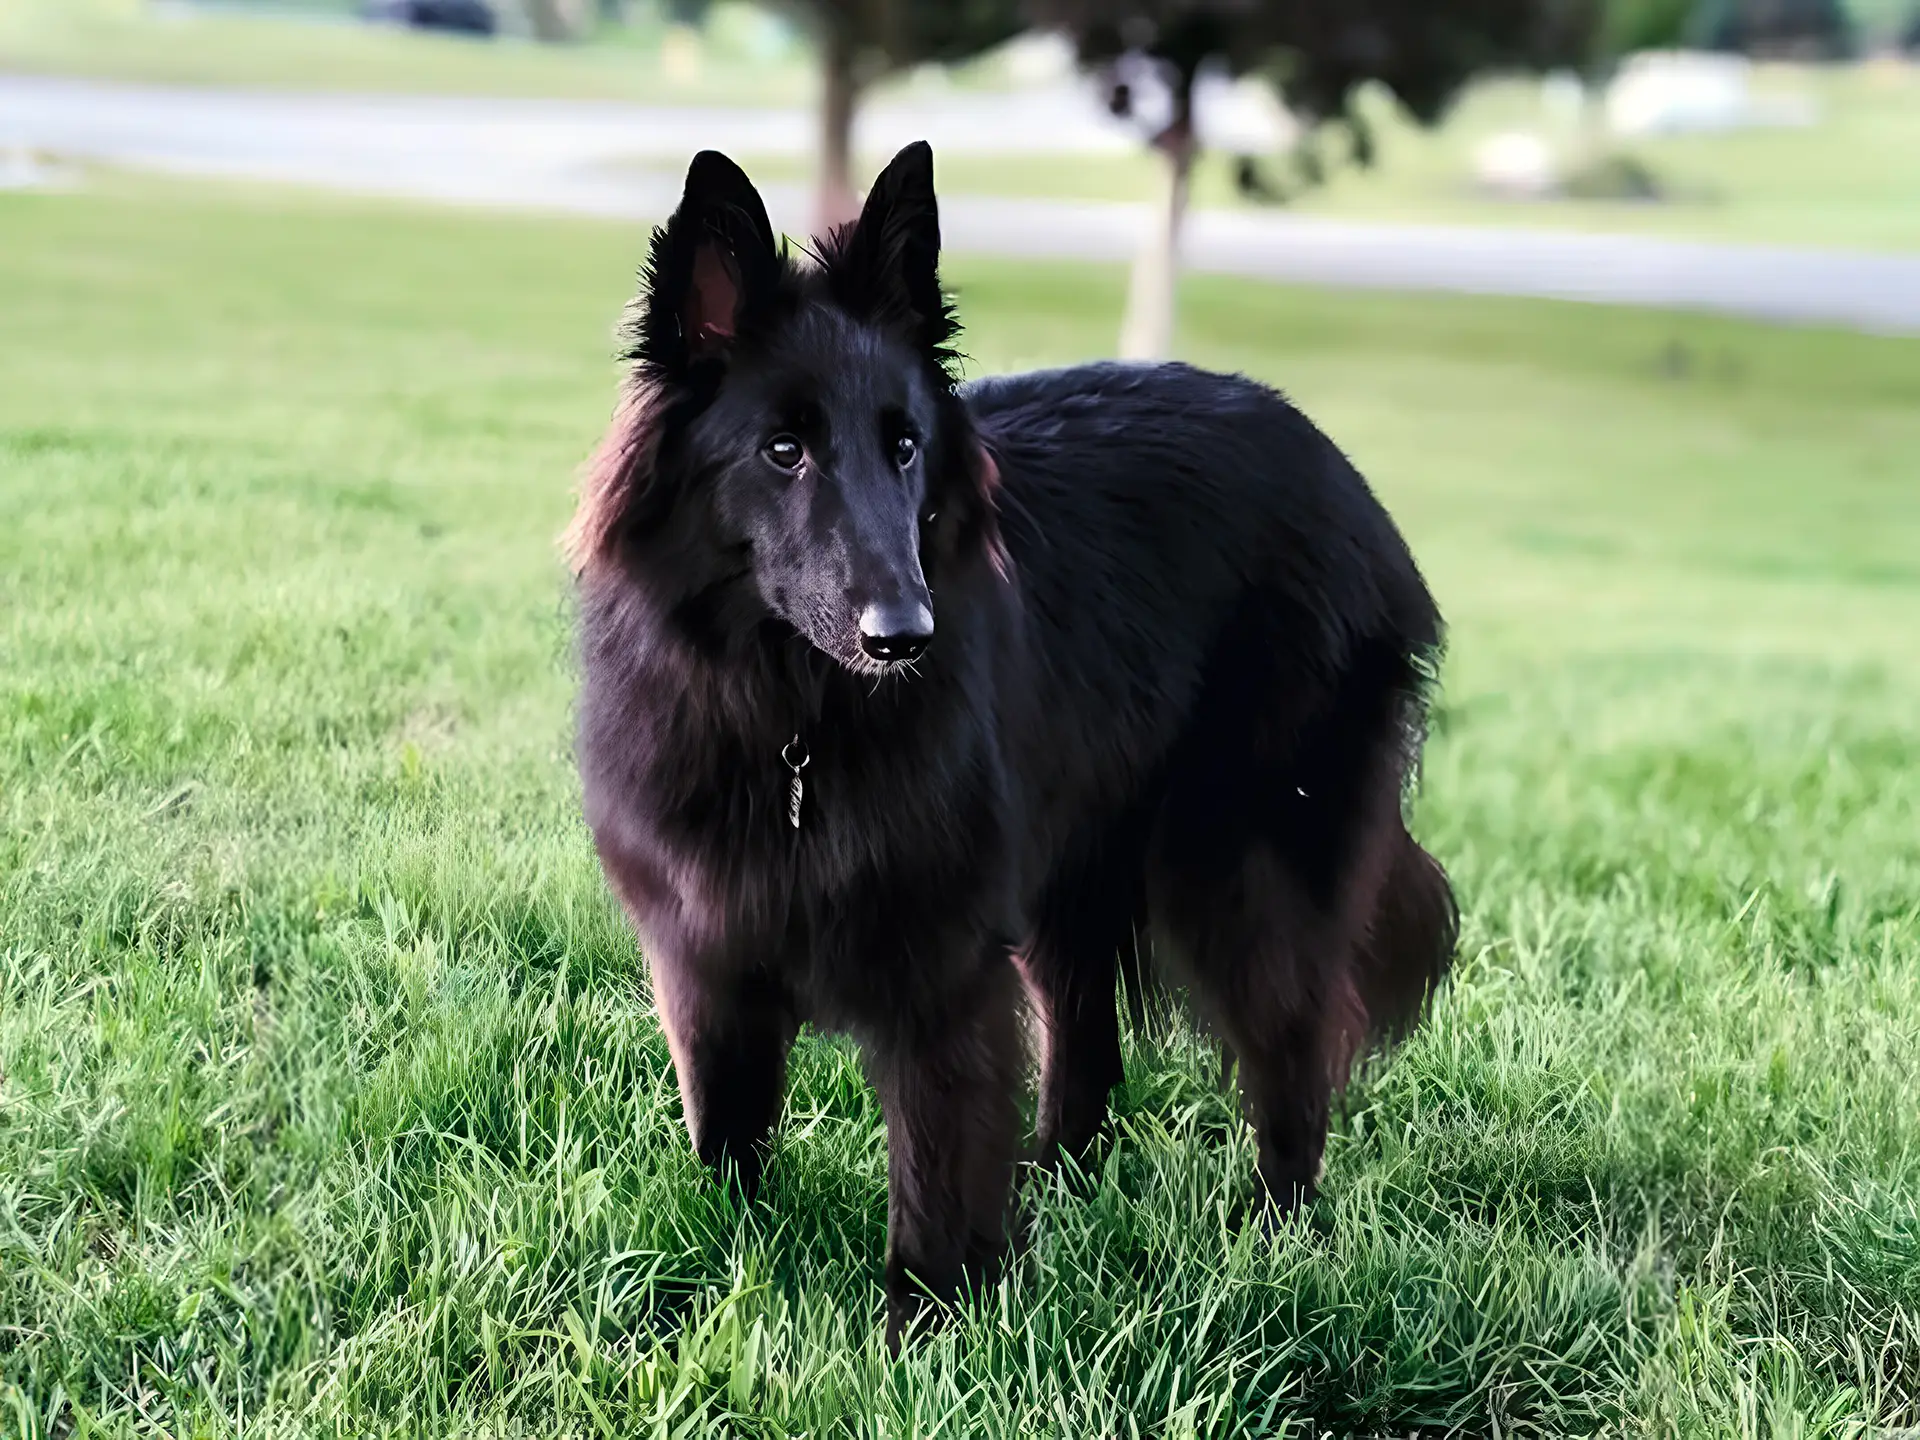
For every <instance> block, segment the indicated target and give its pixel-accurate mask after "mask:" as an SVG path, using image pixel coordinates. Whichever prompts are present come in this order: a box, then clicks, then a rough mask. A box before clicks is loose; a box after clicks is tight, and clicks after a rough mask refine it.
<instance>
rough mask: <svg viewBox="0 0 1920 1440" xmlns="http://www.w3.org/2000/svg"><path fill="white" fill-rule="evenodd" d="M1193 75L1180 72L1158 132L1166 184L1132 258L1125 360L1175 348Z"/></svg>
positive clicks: (1123, 332)
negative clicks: (1166, 118) (1165, 122)
mask: <svg viewBox="0 0 1920 1440" xmlns="http://www.w3.org/2000/svg"><path fill="white" fill-rule="evenodd" d="M1193 78H1194V77H1193V76H1192V75H1191V74H1190V73H1189V74H1182V75H1181V77H1180V80H1179V83H1178V87H1177V89H1176V91H1175V93H1174V102H1173V119H1172V120H1171V121H1170V122H1169V123H1168V125H1167V128H1166V129H1164V130H1162V131H1161V132H1160V133H1159V134H1158V135H1156V136H1155V137H1154V140H1153V148H1154V149H1155V150H1157V151H1159V152H1160V158H1161V159H1162V160H1163V161H1164V162H1165V166H1164V171H1165V173H1164V176H1163V179H1164V181H1165V185H1164V188H1163V189H1162V191H1161V195H1160V203H1159V208H1158V210H1157V212H1156V214H1155V215H1154V220H1153V228H1152V229H1151V230H1149V231H1148V232H1147V240H1146V244H1144V245H1143V246H1141V248H1140V254H1139V255H1138V256H1137V257H1136V258H1135V260H1134V262H1133V278H1132V280H1131V282H1130V283H1129V284H1128V287H1127V314H1126V319H1125V320H1124V321H1123V322H1122V323H1121V326H1120V356H1121V358H1122V359H1124V360H1164V359H1166V358H1167V357H1168V356H1169V355H1171V354H1172V353H1173V329H1174V299H1175V295H1176V293H1177V291H1178V288H1179V283H1180V230H1181V226H1182V225H1183V224H1184V223H1185V221H1186V215H1187V194H1188V190H1189V188H1190V186H1191V184H1192V180H1193V157H1194V152H1195V150H1196V148H1197V146H1196V141H1195V136H1194V131H1193Z"/></svg>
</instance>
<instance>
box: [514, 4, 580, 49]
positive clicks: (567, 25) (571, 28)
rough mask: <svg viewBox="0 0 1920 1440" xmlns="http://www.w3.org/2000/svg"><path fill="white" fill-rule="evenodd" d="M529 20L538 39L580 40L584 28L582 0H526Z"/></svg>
mask: <svg viewBox="0 0 1920 1440" xmlns="http://www.w3.org/2000/svg"><path fill="white" fill-rule="evenodd" d="M526 7H527V22H528V24H530V25H532V26H533V34H534V38H535V39H538V40H550V41H561V40H578V39H579V38H580V32H581V30H582V29H584V28H585V27H584V25H583V24H582V22H581V13H580V12H581V4H580V0H526Z"/></svg>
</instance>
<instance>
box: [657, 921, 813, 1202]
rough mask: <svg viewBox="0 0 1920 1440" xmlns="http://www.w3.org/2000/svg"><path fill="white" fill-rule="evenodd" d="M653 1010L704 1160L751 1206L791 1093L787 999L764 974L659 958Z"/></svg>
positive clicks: (791, 1024)
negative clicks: (786, 1093) (785, 1100)
mask: <svg viewBox="0 0 1920 1440" xmlns="http://www.w3.org/2000/svg"><path fill="white" fill-rule="evenodd" d="M648 965H649V968H650V970H651V971H652V974H653V998H654V1004H655V1006H656V1007H657V1008H658V1010H659V1012H660V1023H661V1026H662V1028H664V1029H665V1030H666V1032H667V1048H668V1050H670V1051H671V1052H672V1054H673V1069H674V1074H675V1076H676V1078H677V1079H678V1080H679V1082H680V1104H681V1110H682V1113H683V1115H684V1118H685V1120H686V1124H687V1135H688V1137H689V1138H690V1139H692V1141H693V1148H694V1151H695V1153H696V1154H698V1155H699V1157H700V1158H701V1159H702V1160H703V1161H705V1162H706V1163H707V1164H708V1165H709V1166H711V1167H712V1169H713V1170H714V1172H715V1175H716V1177H717V1178H719V1179H720V1181H721V1182H722V1183H723V1184H724V1183H725V1181H726V1179H727V1177H728V1176H729V1175H731V1176H733V1177H734V1178H735V1179H736V1180H738V1181H739V1184H740V1188H741V1190H742V1192H743V1193H744V1194H745V1196H746V1198H747V1199H749V1200H751V1199H752V1198H753V1196H754V1193H755V1191H756V1190H758V1188H759V1185H760V1167H761V1163H762V1158H763V1150H764V1147H765V1144H766V1141H767V1137H768V1135H769V1134H770V1133H771V1132H772V1130H773V1126H774V1122H775V1121H777V1120H778V1119H779V1118H780V1103H781V1099H782V1095H783V1092H784V1090H785V1088H786V1075H787V1051H788V1050H789V1049H790V1048H791V1047H792V1045H793V1037H794V1034H795V1032H796V1030H797V1028H798V1023H797V1021H796V1020H795V1018H794V1013H793V1007H792V1004H791V1003H790V1000H789V998H788V996H787V994H786V991H785V989H784V988H783V987H782V986H781V985H779V984H778V983H777V982H776V981H775V980H774V979H773V978H772V977H771V976H770V975H768V974H767V973H766V972H764V971H759V970H750V969H749V970H743V969H742V968H741V967H740V966H738V965H737V964H730V963H726V962H723V961H720V960H718V959H717V958H709V959H707V960H706V962H705V963H702V962H701V961H700V960H699V959H695V958H692V957H684V956H670V955H667V954H665V953H662V952H658V951H656V952H653V953H651V954H650V955H649V957H648Z"/></svg>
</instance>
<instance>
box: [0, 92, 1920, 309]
mask: <svg viewBox="0 0 1920 1440" xmlns="http://www.w3.org/2000/svg"><path fill="white" fill-rule="evenodd" d="M921 136H924V137H926V138H928V139H930V140H932V141H933V143H934V146H935V148H936V149H937V150H947V151H956V150H958V151H970V152H973V153H981V154H985V153H1007V154H1013V153H1019V152H1026V153H1060V152H1063V151H1065V152H1076V153H1094V152H1098V151H1102V150H1112V149H1115V148H1118V147H1121V146H1124V145H1125V144H1127V143H1128V140H1127V138H1126V136H1125V134H1124V133H1123V132H1120V131H1118V130H1116V129H1115V128H1114V127H1113V126H1112V125H1111V123H1110V122H1108V121H1106V120H1105V119H1104V118H1103V117H1102V116H1101V115H1100V114H1099V112H1098V110H1097V108H1096V107H1094V106H1093V105H1091V104H1090V103H1089V102H1088V101H1087V99H1086V97H1084V96H1082V95H1079V94H1077V93H1075V92H1074V91H1072V90H1070V89H1061V90H1057V91H1042V92H1036V93H1033V94H1023V95H1015V96H1005V95H979V94H973V93H967V92H949V93H946V94H943V95H937V96H932V97H927V98H924V99H916V100H914V101H913V102H912V103H911V105H908V104H906V103H895V104H892V105H882V106H875V107H871V108H870V109H869V111H868V112H867V113H866V114H865V115H864V116H863V118H862V135H861V142H862V148H863V149H872V150H885V149H889V148H892V147H893V146H895V145H898V144H903V143H905V142H906V141H907V140H909V139H913V138H917V137H921ZM811 137H812V122H811V119H810V117H809V116H807V115H805V114H802V113H800V112H796V111H782V110H751V109H693V108H679V109H664V108H660V109H650V108H647V107H644V106H633V105H619V104H583V103H575V102H568V101H526V100H521V101H510V100H463V99H445V98H429V97H359V96H317V95H280V94H268V93H260V92H241V91H209V90H169V89H159V88H150V87H134V86H115V85H102V84H95V83H91V82H82V81H69V80H50V79H29V78H25V77H9V76H0V150H4V149H5V148H6V147H8V146H20V145H24V146H28V147H31V148H34V149H38V150H42V151H47V152H51V153H53V154H56V155H64V156H69V157H73V158H80V159H88V160H99V161H107V162H111V163H115V164H122V165H130V166H139V167H146V168H152V169H157V170H165V171H170V172H174V173H180V174H192V175H205V176H225V177H233V178H245V179H256V180H269V181H278V182H283V183H295V184H307V185H317V186H325V187H329V188H334V189H340V190H348V191H357V192H364V193H373V194H387V195H396V196H407V197H412V198H418V199H426V200H437V201H445V202H450V203H458V204H471V205H483V206H501V207H510V208H534V209H546V210H554V211H564V212H570V213H577V214H587V215H599V216H608V217H620V218H632V219H636V220H645V219H657V218H659V217H660V216H662V215H663V214H665V213H666V211H667V210H668V209H669V208H670V207H671V206H672V204H673V201H674V199H675V198H676V195H677V185H676V183H675V181H674V180H673V178H672V177H671V175H670V174H668V173H663V172H659V171H653V170H650V169H649V168H648V167H647V165H646V164H645V162H646V161H647V160H648V159H649V157H651V158H654V159H658V160H663V161H671V162H673V163H675V164H677V163H678V162H679V161H680V160H681V159H683V158H684V157H686V156H688V155H689V154H691V152H692V151H694V150H695V149H698V148H701V147H702V146H711V147H714V148H718V149H723V150H731V151H734V152H736V153H739V154H743V155H781V154H793V155H798V154H802V153H804V151H805V150H806V148H807V146H808V145H809V144H810V143H811ZM764 188H765V191H766V194H767V201H768V206H769V208H770V209H771V210H772V211H773V215H774V219H775V221H776V223H778V224H780V225H782V226H783V227H784V228H786V229H788V230H790V231H796V232H798V231H801V230H803V229H804V227H805V222H806V218H807V216H806V197H805V195H804V194H803V193H802V192H801V191H800V190H799V189H798V188H797V187H794V186H791V185H777V184H776V185H769V186H766V187H764ZM942 220H943V228H944V231H945V234H946V241H947V244H948V246H949V248H951V249H954V250H957V251H973V252H977V253H983V254H999V255H1013V256H1027V257H1051V258H1062V259H1094V260H1120V259H1125V258H1126V257H1128V256H1130V255H1131V254H1132V253H1133V251H1134V249H1135V247H1136V244H1137V242H1138V240H1139V237H1140V236H1141V234H1142V233H1143V230H1144V227H1145V225H1146V224H1147V221H1148V217H1147V215H1146V213H1145V212H1144V211H1143V209H1142V208H1141V207H1138V206H1131V205H1114V204H1101V203H1092V202H1073V201H1048V200H1005V199H988V198H980V197H967V196H957V197H951V198H950V199H948V200H947V202H946V203H945V204H944V205H943V207H942ZM1186 256H1187V260H1188V263H1189V264H1190V265H1191V266H1192V267H1193V268H1194V269H1197V270H1205V271H1213V272H1217V273H1224V274H1236V275H1247V276H1252V277H1257V278H1262V279H1273V280H1288V281H1302V282H1307V283H1312V284H1322V285H1339V286H1352V287H1357V288H1365V289H1385V290H1439V291H1454V292H1462V293H1469V294H1487V295H1518V296H1535V297H1544V298H1551V299H1565V300H1580V301H1589V302H1596V303H1602V304H1618V305H1645V306H1655V307H1666V308H1679V309H1696V310H1711V311H1720V312H1725V313H1729V314H1736V315H1746V316H1752V317H1757V318H1761V319H1768V320H1781V321H1791V322H1801V323H1814V324H1831V325H1838V326H1845V327H1849V328H1854V329H1860V330H1868V331H1877V332H1882V333H1887V334H1904V335H1920V255H1867V254H1855V253H1846V252H1836V251H1820V250H1795V249H1786V248H1780V247H1773V246H1747V245H1715V244H1696V243H1689V242H1680V241H1669V240H1654V239H1646V238H1639V237H1632V236H1620V235H1570V234H1557V233H1553V232H1548V231H1529V230H1519V229H1513V230H1502V229H1482V228H1468V227H1459V226H1401V225H1374V224H1355V223H1348V222H1342V221H1336V220H1324V219H1315V218H1307V217H1301V216H1291V215H1285V214H1274V213H1269V212H1258V211H1215V212H1200V213H1197V214H1196V215H1194V216H1193V219H1192V224H1191V228H1190V230H1189V232H1188V236H1187V243H1186Z"/></svg>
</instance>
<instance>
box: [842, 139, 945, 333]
mask: <svg viewBox="0 0 1920 1440" xmlns="http://www.w3.org/2000/svg"><path fill="white" fill-rule="evenodd" d="M829 273H830V276H831V279H832V282H833V289H834V291H835V294H836V298H838V299H839V300H840V301H841V303H842V304H844V305H845V306H846V307H847V308H848V309H849V310H851V311H852V312H853V313H855V314H856V315H860V316H862V317H864V318H866V319H869V320H873V321H875V322H877V323H880V324H885V325H894V326H899V327H901V328H903V329H905V330H906V331H907V333H908V334H910V335H911V336H912V337H913V338H914V339H915V340H916V341H917V342H918V343H919V344H920V345H922V346H923V347H924V348H925V349H927V350H929V351H931V350H934V349H937V348H938V347H939V346H941V345H942V344H944V343H945V342H946V341H947V340H948V339H950V338H951V337H952V335H953V333H954V324H953V319H952V316H951V314H950V312H949V310H948V308H947V302H946V297H945V296H944V295H942V294H941V293H940V202H939V201H938V200H937V199H936V198H935V197H934V193H933V147H932V146H931V145H929V144H927V142H926V141H924V140H916V141H915V142H914V143H913V144H911V145H909V146H907V148H906V149H904V150H902V151H901V152H900V153H899V154H898V155H896V156H894V157H893V159H892V161H891V162H890V163H889V164H888V165H887V168H886V169H885V170H882V171H881V172H880V178H879V179H877V180H875V181H874V182H873V189H872V190H871V191H869V192H868V194H867V203H866V206H865V208H864V209H862V210H861V212H860V219H859V220H858V221H857V222H856V223H855V224H854V226H853V228H852V229H851V230H850V231H844V232H842V235H841V237H840V238H839V242H838V244H837V246H836V247H835V254H834V259H833V263H832V264H831V265H830V267H829Z"/></svg>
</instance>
